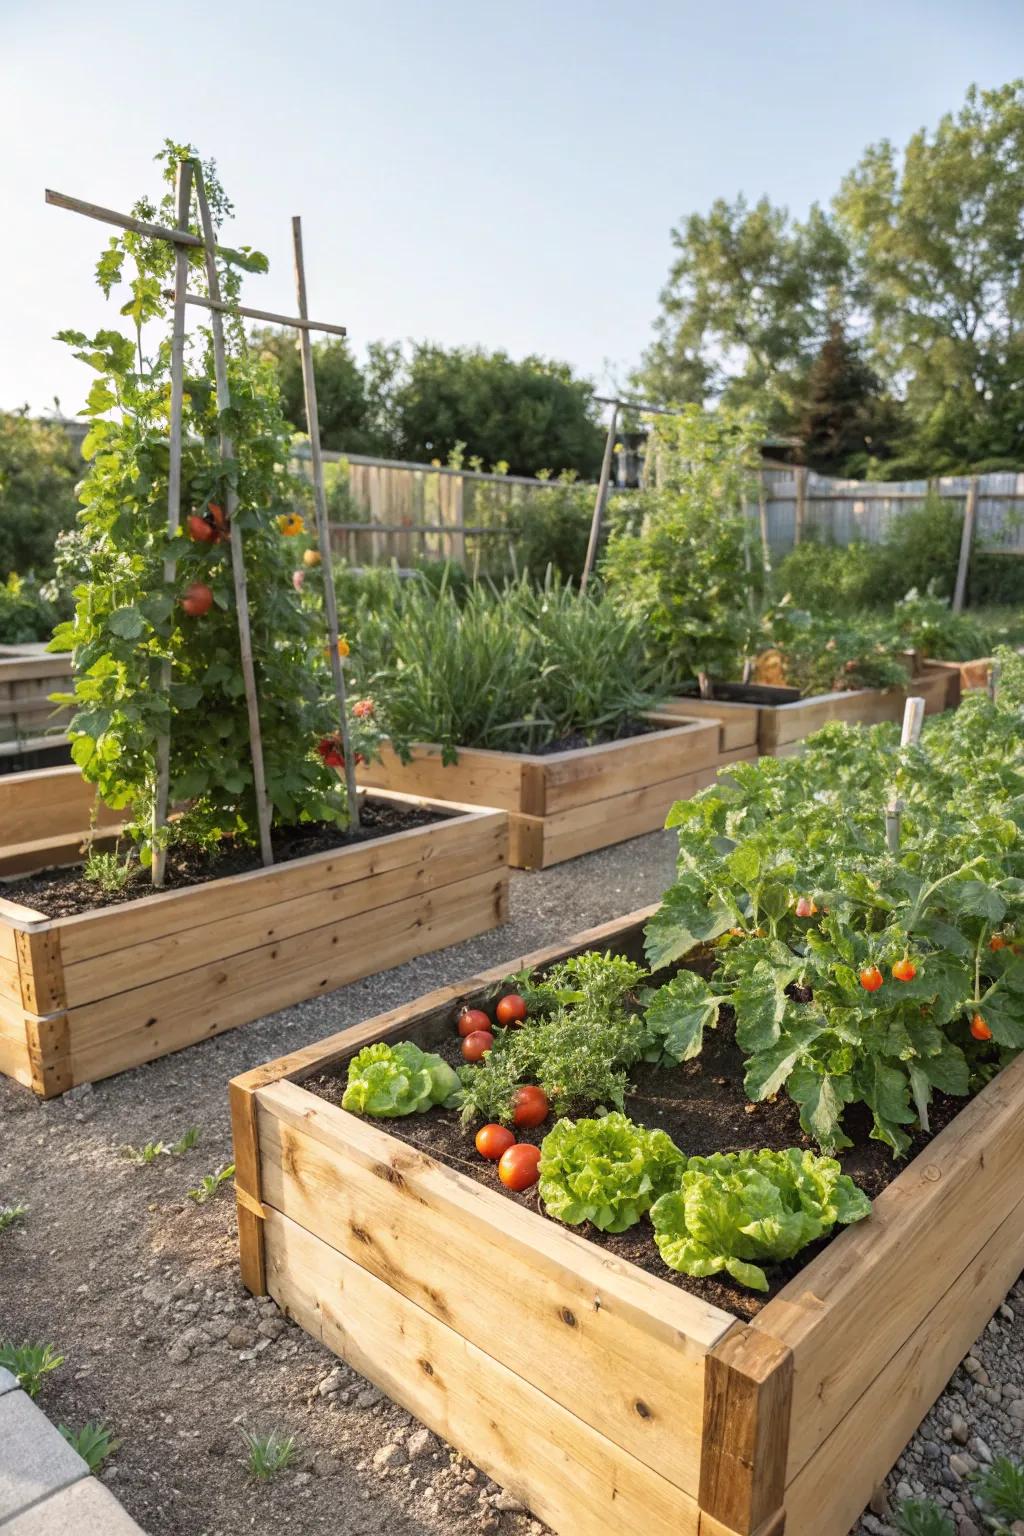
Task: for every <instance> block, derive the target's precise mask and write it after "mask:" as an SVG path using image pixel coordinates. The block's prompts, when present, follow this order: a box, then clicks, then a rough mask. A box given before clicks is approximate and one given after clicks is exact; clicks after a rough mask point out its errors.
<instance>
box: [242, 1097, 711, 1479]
mask: <svg viewBox="0 0 1024 1536" xmlns="http://www.w3.org/2000/svg"><path fill="white" fill-rule="evenodd" d="M256 1098H257V1124H258V1131H259V1158H260V1175H261V1189H262V1199H263V1200H264V1201H265V1202H266V1203H267V1204H268V1205H269V1206H271V1207H272V1208H273V1209H274V1210H277V1211H280V1212H282V1213H283V1214H284V1215H286V1216H288V1217H289V1218H290V1219H292V1220H294V1221H297V1222H298V1223H299V1225H300V1226H302V1227H304V1228H305V1229H306V1230H307V1231H310V1232H313V1233H314V1234H315V1235H316V1236H318V1237H320V1238H322V1239H324V1241H325V1242H327V1243H329V1245H330V1246H331V1247H332V1248H334V1249H336V1250H337V1251H338V1252H339V1253H343V1254H344V1255H345V1256H346V1257H347V1258H349V1259H351V1260H352V1261H353V1262H354V1263H357V1264H360V1265H362V1266H363V1267H364V1268H366V1269H369V1270H370V1271H371V1272H372V1273H373V1274H375V1275H376V1276H377V1278H378V1279H380V1280H383V1281H384V1282H385V1283H386V1284H388V1285H389V1286H391V1287H393V1288H394V1289H396V1290H398V1291H401V1293H402V1294H403V1296H405V1297H407V1298H408V1299H409V1300H410V1301H413V1302H415V1303H416V1304H417V1305H418V1306H421V1307H423V1308H425V1309H426V1310H427V1311H428V1312H430V1313H432V1315H434V1316H435V1317H437V1318H438V1320H439V1321H441V1322H444V1323H446V1324H447V1325H448V1326H449V1327H451V1328H454V1329H455V1330H456V1331H457V1332H458V1333H459V1334H461V1335H462V1336H463V1337H464V1338H467V1339H469V1340H470V1341H471V1342H472V1343H474V1344H475V1345H477V1346H479V1347H480V1348H481V1349H484V1350H485V1351H487V1353H489V1354H491V1355H493V1356H494V1357H495V1358H496V1359H499V1360H501V1361H502V1362H503V1363H504V1364H505V1365H507V1366H509V1367H510V1368H512V1369H515V1370H521V1369H522V1367H523V1362H524V1361H527V1360H529V1361H530V1376H531V1380H532V1382H533V1384H534V1385H535V1386H537V1387H539V1388H540V1389H541V1391H543V1392H544V1393H546V1394H547V1395H548V1396H549V1397H552V1398H554V1399H555V1400H556V1401H558V1402H560V1403H561V1404H562V1405H563V1406H564V1407H566V1408H569V1409H570V1410H571V1411H572V1412H573V1413H575V1414H576V1415H577V1416H578V1417H579V1418H582V1419H584V1420H585V1421H586V1422H587V1423H589V1424H590V1425H591V1426H592V1427H593V1428H596V1429H598V1430H599V1431H600V1432H601V1433H603V1434H607V1435H609V1436H610V1437H611V1438H613V1439H614V1440H615V1441H616V1442H617V1443H618V1444H620V1445H622V1446H623V1447H624V1448H625V1449H626V1450H628V1451H629V1452H630V1453H631V1454H632V1455H635V1456H637V1457H638V1458H639V1459H640V1460H641V1461H642V1462H644V1464H645V1465H647V1466H650V1467H653V1468H654V1469H655V1470H657V1471H659V1472H660V1473H661V1474H662V1475H663V1476H664V1477H666V1478H667V1479H668V1480H669V1481H670V1482H673V1483H675V1484H677V1486H679V1487H680V1488H683V1489H685V1490H686V1491H687V1492H690V1493H692V1494H694V1495H696V1492H697V1486H698V1476H699V1467H700V1438H701V1425H702V1419H703V1400H704V1362H705V1357H706V1355H707V1351H708V1349H709V1348H711V1347H712V1346H713V1345H714V1344H715V1343H716V1342H717V1341H718V1340H719V1339H720V1338H721V1337H723V1335H724V1334H725V1333H726V1332H727V1331H728V1330H729V1329H730V1328H731V1327H732V1323H733V1320H732V1318H731V1317H730V1316H729V1315H728V1314H726V1313H724V1312H721V1311H719V1309H717V1308H714V1307H709V1306H706V1305H704V1304H703V1303H701V1302H699V1301H697V1300H696V1299H695V1298H694V1297H691V1296H690V1295H688V1294H687V1293H686V1292H684V1291H680V1290H679V1289H678V1288H677V1287H674V1286H669V1285H668V1284H666V1283H665V1282H664V1281H662V1280H659V1279H658V1278H657V1277H654V1276H650V1275H647V1274H646V1273H645V1272H644V1271H642V1270H639V1269H636V1268H635V1267H634V1266H632V1265H629V1264H622V1263H618V1262H616V1261H614V1260H610V1259H609V1258H608V1256H607V1255H602V1256H599V1255H598V1254H597V1252H596V1251H595V1250H594V1249H593V1248H592V1247H591V1245H590V1244H588V1243H586V1242H585V1241H584V1240H582V1239H581V1238H580V1237H579V1236H578V1235H577V1234H575V1233H573V1232H571V1231H568V1230H566V1229H563V1228H559V1227H555V1226H553V1225H552V1224H551V1223H549V1222H546V1221H543V1220H542V1219H541V1218H540V1217H539V1216H538V1215H537V1214H536V1213H535V1212H533V1211H531V1210H528V1209H526V1208H525V1207H522V1206H520V1205H518V1204H510V1203H509V1202H508V1201H507V1200H506V1199H504V1198H503V1197H502V1196H501V1195H499V1194H497V1193H495V1192H493V1191H491V1190H488V1189H486V1188H485V1187H483V1186H481V1185H480V1184H478V1183H476V1182H475V1181H472V1180H468V1179H466V1178H464V1177H463V1176H462V1175H461V1174H459V1173H457V1172H456V1171H455V1170H453V1169H451V1168H448V1167H446V1166H445V1165H443V1164H441V1163H438V1162H436V1161H435V1160H434V1159H432V1158H430V1157H427V1156H425V1155H424V1154H423V1153H421V1152H417V1151H415V1150H413V1149H411V1148H409V1147H408V1146H406V1145H405V1144H404V1143H402V1142H401V1141H398V1140H396V1138H395V1137H393V1136H390V1135H388V1134H387V1132H385V1131H384V1130H382V1129H380V1128H379V1127H377V1126H375V1125H372V1124H369V1123H367V1122H366V1121H365V1120H361V1119H359V1118H357V1117H356V1116H353V1115H348V1114H346V1113H345V1112H344V1111H342V1110H340V1109H338V1108H337V1107H336V1106H334V1105H331V1104H327V1103H325V1102H324V1101H323V1100H321V1099H317V1098H315V1097H314V1096H313V1095H311V1094H309V1093H308V1092H306V1090H305V1089H303V1088H301V1087H299V1086H298V1085H297V1084H294V1083H288V1082H282V1083H278V1084H276V1085H272V1086H268V1087H266V1088H263V1089H261V1090H259V1092H258V1093H257V1095H256ZM442 1234H443V1240H441V1241H439V1240H438V1239H439V1237H440V1236H441V1235H442ZM428 1254H429V1255H430V1259H429V1262H427V1261H426V1255H428ZM497 1255H500V1262H498V1263H495V1262H494V1261H495V1258H496V1256H497ZM483 1273H486V1274H487V1276H488V1280H487V1291H488V1299H489V1305H488V1307H487V1308H485V1309H481V1307H480V1304H479V1296H478V1295H477V1293H476V1291H475V1289H474V1288H473V1287H468V1288H467V1286H466V1284H465V1276H466V1275H467V1274H483ZM496 1308H497V1309H498V1310H499V1311H500V1315H501V1317H502V1326H501V1328H500V1329H496V1328H495V1327H494V1315H495V1309H496Z"/></svg>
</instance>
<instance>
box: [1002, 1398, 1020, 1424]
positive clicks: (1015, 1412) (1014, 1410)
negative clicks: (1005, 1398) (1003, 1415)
mask: <svg viewBox="0 0 1024 1536" xmlns="http://www.w3.org/2000/svg"><path fill="white" fill-rule="evenodd" d="M1006 1411H1007V1413H1008V1414H1009V1415H1010V1418H1011V1419H1016V1420H1017V1421H1018V1423H1022V1422H1024V1397H1018V1398H1017V1399H1016V1401H1015V1402H1012V1403H1011V1404H1010V1406H1009V1408H1008V1409H1007V1410H1006Z"/></svg>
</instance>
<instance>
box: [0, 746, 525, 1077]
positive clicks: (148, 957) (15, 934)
mask: <svg viewBox="0 0 1024 1536" xmlns="http://www.w3.org/2000/svg"><path fill="white" fill-rule="evenodd" d="M16 779H17V780H20V781H21V782H20V785H18V786H17V787H18V788H19V789H20V790H21V792H22V795H23V801H22V809H21V813H20V814H21V816H22V824H21V825H19V826H18V827H17V831H16V835H18V836H20V837H21V843H20V845H19V847H20V849H21V855H22V857H20V858H19V860H18V868H19V869H20V870H22V871H23V870H24V869H25V868H26V867H32V868H35V869H39V868H42V867H44V866H46V865H52V864H54V863H58V862H65V863H67V862H70V861H72V860H74V858H75V856H76V852H77V848H78V846H79V845H80V843H81V836H82V833H84V831H85V828H86V827H87V825H88V808H89V804H90V803H91V798H92V792H91V789H90V788H89V786H85V791H86V793H84V794H83V787H82V786H83V781H82V779H81V776H80V774H79V772H78V770H77V768H62V769H50V770H45V771H44V772H42V773H33V774H19V775H17V776H16V777H15V776H12V777H11V778H8V779H7V780H0V826H2V828H3V830H4V832H6V833H7V835H8V836H9V835H10V828H11V816H12V810H11V804H10V803H9V801H10V799H11V797H9V796H8V791H9V790H10V789H11V788H12V787H14V786H15V785H16ZM371 799H375V800H376V799H379V800H385V801H390V802H392V803H394V802H395V801H403V797H401V796H396V795H388V794H381V795H374V796H372V797H371ZM403 803H409V801H408V797H405V798H404V802H403ZM413 803H414V804H417V805H425V806H427V808H429V809H437V810H438V811H440V812H443V813H444V814H445V819H443V820H439V821H436V822H433V823H431V824H430V825H427V826H420V827H413V828H410V829H409V830H407V831H404V832H398V833H395V834H393V835H392V836H389V837H376V838H371V839H367V840H366V841H365V842H360V843H354V844H350V845H349V846H347V847H342V848H336V849H332V850H329V851H327V852H324V853H315V854H310V855H307V856H305V857H302V858H297V859H293V860H291V861H290V862H288V863H282V864H278V865H275V866H274V867H272V868H270V869H255V870H251V871H247V872H245V873H243V874H236V875H228V876H226V877H223V878H221V879H218V880H211V881H209V882H208V883H206V884H203V885H194V886H189V887H183V888H181V889H177V890H168V891H163V892H160V893H156V894H153V895H150V896H141V897H137V898H136V899H135V900H132V901H126V902H124V903H122V904H121V905H118V906H109V907H104V908H100V909H98V910H96V911H92V912H86V913H82V914H80V915H77V916H71V917H56V918H48V917H46V916H44V915H43V914H42V913H40V912H38V911H35V910H33V909H31V908H29V907H25V906H20V905H18V904H16V903H14V902H11V901H6V900H2V899H0V1072H4V1073H6V1074H7V1075H8V1076H9V1077H13V1078H15V1079H16V1080H17V1081H18V1082H21V1083H24V1084H26V1085H27V1086H28V1087H31V1088H33V1089H35V1091H36V1092H37V1093H39V1094H42V1095H43V1096H44V1097H49V1096H51V1095H53V1094H58V1093H63V1092H65V1091H66V1090H67V1089H68V1088H71V1087H74V1085H75V1084H77V1083H85V1082H93V1081H95V1080H96V1079H97V1078H101V1077H109V1076H110V1075H111V1074H112V1073H115V1072H122V1071H124V1070H125V1069H126V1068H129V1067H136V1066H139V1065H140V1064H141V1063H142V1062H145V1061H152V1060H154V1058H156V1057H158V1056H165V1055H167V1054H168V1053H169V1052H171V1051H177V1050H180V1049H181V1048H182V1047H183V1046H186V1045H192V1044H193V1043H194V1042H195V1041H197V1040H205V1039H207V1038H208V1037H209V1036H210V1035H215V1034H219V1033H220V1032H221V1031H222V1030H225V1029H233V1028H234V1027H235V1026H236V1025H238V1024H247V1023H249V1022H250V1021H251V1020H253V1019H258V1018H261V1017H262V1016H263V1015H264V1014H267V1013H273V1012H274V1010H275V1009H277V1008H284V1007H287V1006H288V1005H289V1004H290V1003H297V1002H301V1001H302V1000H303V999H304V998H308V997H314V996H316V995H318V994H319V993H322V992H328V991H331V990H332V989H333V988H335V987H340V986H343V985H345V984H347V983H348V982H351V981H356V980H358V979H359V978H360V977H362V976H369V975H372V974H373V973H374V972H375V971H381V970H387V969H388V968H389V967H391V966H394V965H399V964H401V963H402V962H403V961H405V960H409V959H412V958H413V957H414V956H416V955H422V954H426V953H427V952H428V951H430V950H435V949H440V948H442V947H443V946H444V945H446V944H455V943H457V942H459V941H460V940H461V939H467V938H470V937H472V936H473V935H474V934H478V933H482V932H484V931H485V930H486V929H488V928H493V927H495V926H496V925H497V924H499V923H501V922H504V920H505V917H506V914H507V903H508V869H507V865H506V845H507V835H508V834H507V818H506V816H505V813H504V812H503V811H500V810H499V811H481V810H479V809H478V808H477V807H475V806H454V805H450V804H443V805H442V804H439V803H437V802H434V801H415V802H413ZM83 810H84V812H85V815H84V819H79V820H78V825H77V829H76V830H75V831H74V833H72V832H71V830H70V827H71V825H72V824H73V823H74V821H75V820H76V817H81V816H82V812H83ZM107 814H108V815H109V814H110V813H107ZM33 844H34V845H35V847H36V850H37V855H38V856H37V857H36V859H35V860H34V862H32V861H30V863H29V865H28V866H26V863H25V860H24V853H25V849H26V848H31V847H32V845H33ZM55 848H60V849H62V850H63V854H64V855H65V856H63V857H61V856H58V855H57V854H56V853H55ZM40 849H44V850H45V851H44V852H40V851H39V850H40ZM5 854H6V855H7V856H9V855H10V847H8V848H7V849H6V850H5ZM7 872H8V873H10V872H12V871H10V870H8V871H7ZM0 891H2V886H0Z"/></svg>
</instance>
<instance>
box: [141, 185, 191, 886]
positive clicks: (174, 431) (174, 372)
mask: <svg viewBox="0 0 1024 1536" xmlns="http://www.w3.org/2000/svg"><path fill="white" fill-rule="evenodd" d="M175 203H176V213H177V221H178V228H179V230H185V231H186V232H187V231H188V216H189V210H190V208H191V206H192V162H191V161H190V160H181V161H179V163H178V174H177V179H176V182H175ZM174 251H175V256H174V292H173V297H174V321H173V326H172V329H171V433H170V460H169V464H168V469H167V533H168V537H169V538H172V539H173V537H174V535H175V534H176V533H177V531H178V529H179V527H180V526H181V435H182V411H183V407H184V393H185V294H186V292H187V290H188V251H189V248H188V246H187V245H181V244H177V245H176V246H175V248H174ZM176 568H177V561H176V560H175V558H174V556H173V554H171V555H168V556H167V558H166V560H165V561H164V581H165V582H166V584H167V585H168V587H170V586H173V584H174V577H175V572H176ZM160 691H161V693H162V694H163V695H164V697H165V698H166V699H167V708H168V712H169V711H170V707H171V700H170V692H171V659H170V657H169V656H167V657H165V658H164V660H163V662H162V663H161V665H160ZM170 731H171V728H170V721H169V720H168V725H167V730H166V731H165V732H164V734H163V735H162V736H161V737H160V738H159V740H158V741H157V744H156V785H155V788H154V793H153V862H152V865H151V876H152V881H153V884H154V885H156V886H161V885H163V883H164V873H165V870H166V867H167V850H166V848H164V847H163V846H162V845H161V843H160V841H159V834H160V832H161V830H162V829H163V827H164V826H166V824H167V799H168V795H169V792H170V777H171V735H170Z"/></svg>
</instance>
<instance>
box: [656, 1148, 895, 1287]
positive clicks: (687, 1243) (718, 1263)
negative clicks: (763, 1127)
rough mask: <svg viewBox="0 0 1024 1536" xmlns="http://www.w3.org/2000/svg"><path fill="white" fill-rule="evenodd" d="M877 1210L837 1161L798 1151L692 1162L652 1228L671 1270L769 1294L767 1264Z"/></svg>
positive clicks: (659, 1208)
mask: <svg viewBox="0 0 1024 1536" xmlns="http://www.w3.org/2000/svg"><path fill="white" fill-rule="evenodd" d="M870 1210H871V1201H870V1200H869V1199H868V1198H867V1196H866V1195H865V1194H863V1193H862V1192H861V1191H860V1190H859V1189H858V1188H857V1186H856V1185H855V1184H854V1183H853V1180H852V1179H850V1178H848V1177H847V1175H846V1174H844V1173H842V1172H841V1170H840V1167H839V1164H838V1163H837V1162H834V1161H833V1160H832V1159H831V1158H824V1157H815V1155H814V1154H813V1152H801V1151H799V1150H798V1149H797V1148H796V1147H790V1148H789V1149H788V1150H787V1151H785V1152H770V1151H763V1152H716V1153H714V1154H713V1156H711V1157H691V1158H688V1159H687V1161H686V1168H685V1172H684V1173H683V1175H682V1183H681V1187H680V1188H679V1189H678V1190H676V1191H674V1192H671V1193H668V1194H665V1195H662V1197H661V1198H660V1199H659V1200H658V1201H657V1203H656V1204H655V1205H654V1207H653V1208H652V1210H651V1222H652V1224H653V1226H654V1240H655V1242H656V1243H657V1245H658V1252H659V1253H660V1254H661V1257H662V1258H663V1259H664V1261H665V1263H666V1264H667V1265H668V1266H669V1268H670V1269H676V1270H679V1271H680V1272H681V1273H682V1274H684V1275H716V1274H719V1273H720V1272H721V1271H722V1270H723V1269H724V1270H726V1271H727V1272H728V1273H729V1274H730V1275H731V1276H732V1277H733V1279H734V1280H738V1281H739V1282H740V1284H741V1285H746V1286H749V1287H750V1288H751V1289H752V1290H757V1291H766V1290H767V1289H768V1280H767V1277H766V1276H765V1273H764V1270H763V1269H762V1268H761V1265H762V1264H764V1263H779V1262H781V1261H782V1260H784V1259H791V1258H793V1257H795V1255H796V1254H798V1253H799V1252H800V1250H801V1249H802V1248H806V1246H807V1244H808V1243H813V1242H815V1241H816V1240H817V1239H818V1238H821V1237H827V1236H828V1235H829V1233H830V1232H831V1231H832V1228H833V1227H834V1226H835V1225H836V1223H837V1222H839V1223H841V1224H843V1225H846V1224H848V1223H850V1222H853V1221H860V1220H862V1219H863V1217H865V1216H867V1215H868V1214H869V1213H870Z"/></svg>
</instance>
